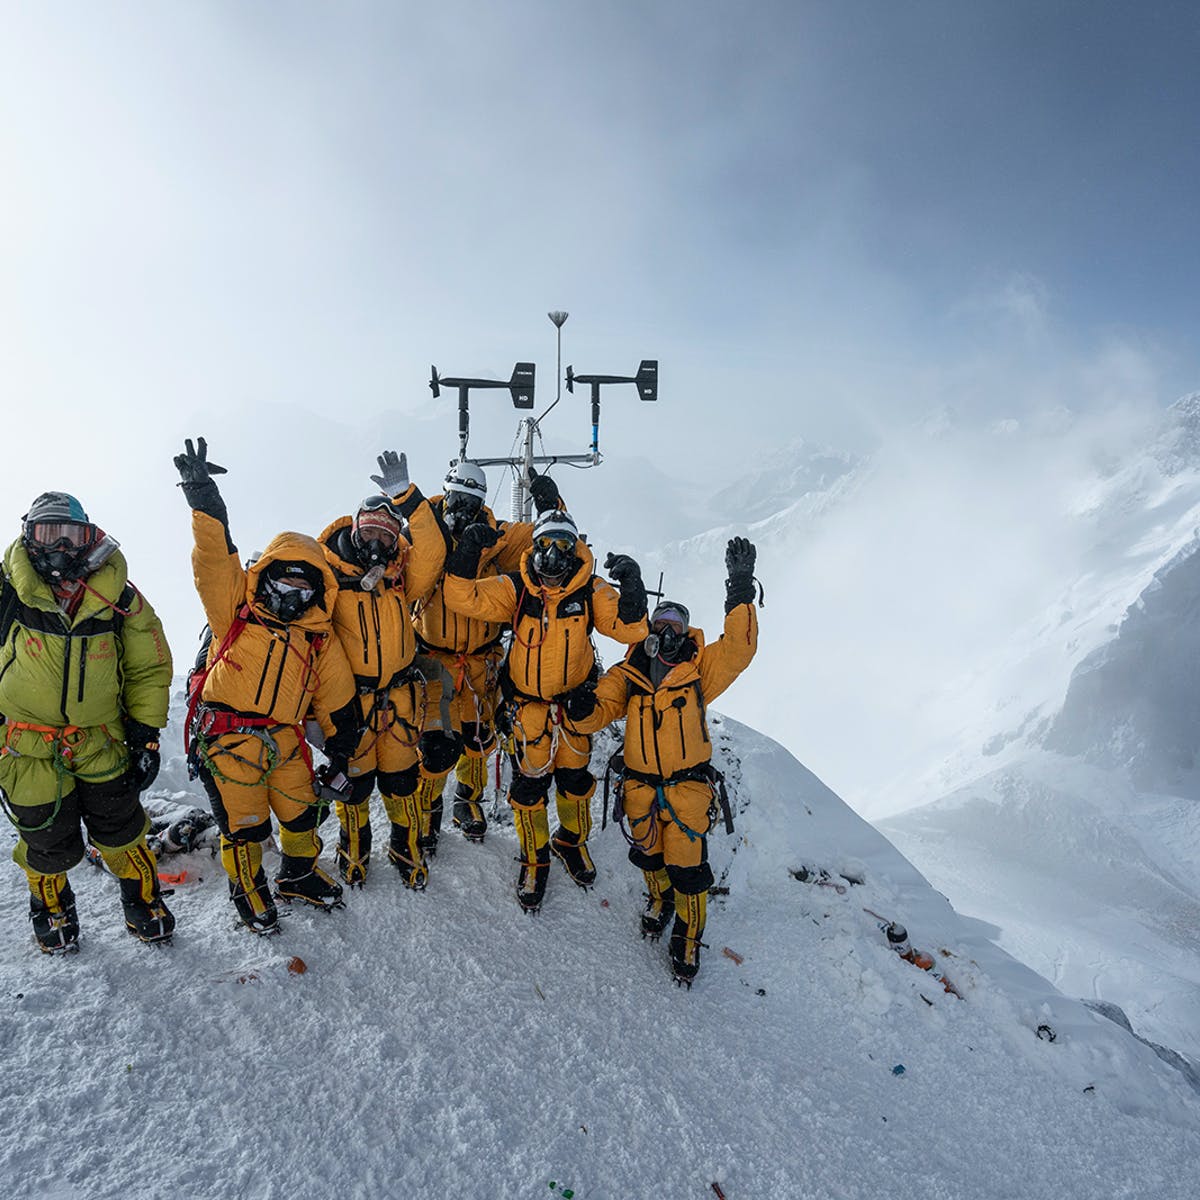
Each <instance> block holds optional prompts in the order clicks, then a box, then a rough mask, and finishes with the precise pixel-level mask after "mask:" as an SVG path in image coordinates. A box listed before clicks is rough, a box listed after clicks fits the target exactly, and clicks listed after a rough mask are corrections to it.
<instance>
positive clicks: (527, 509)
mask: <svg viewBox="0 0 1200 1200" xmlns="http://www.w3.org/2000/svg"><path fill="white" fill-rule="evenodd" d="M546 315H547V316H548V317H549V318H550V320H551V321H552V322H553V323H554V326H555V328H556V330H557V331H558V373H557V377H556V378H557V382H558V390H557V393H556V395H555V398H554V403H553V404H551V405H550V407H549V408H547V409H546V411H545V412H544V413H542V414H541V416H539V417H522V418H521V420H520V422H519V425H518V431H517V436H518V438H520V439H521V441H522V445H523V450H522V453H521V455H520V457H511V458H474V459H472V460H471V461H472V462H475V463H477V464H478V465H479V466H481V467H496V466H504V467H511V468H512V469H513V477H514V480H513V487H512V519H513V520H514V521H528V520H530V519H531V518H532V513H533V497H532V496H531V495H530V494H529V478H530V471H531V469H532V468H533V467H534V466H535V465H552V464H554V463H571V464H572V465H575V466H579V467H584V468H586V467H598V466H599V465H600V462H601V454H600V389H601V387H604V386H607V385H609V384H617V383H632V384H634V385H635V386H636V387H637V390H638V395H639V396H640V397H641V399H643V400H651V401H653V400H657V399H658V360H657V359H643V360H642V362H641V364H640V365H639V366H638V369H637V374H636V375H577V374H576V373H575V369H574V368H573V367H570V366H568V367H567V391H568V392H572V393H573V392H574V391H575V384H577V383H581V384H586V385H587V386H588V387H589V388H590V389H591V400H592V444H591V449H590V450H589V451H588V453H586V454H534V452H533V439H534V437H535V436H537V435H538V434H539V433H540V432H541V423H542V421H544V420H545V419H546V417H547V416H548V415H549V414H550V412H551V411H552V410H553V409H554V407H555V406H556V405H557V404H558V402H559V401H560V400H561V399H562V377H563V375H562V327H563V322H565V321H566V319H567V316H568V314H567V313H565V312H561V311H557V310H556V311H554V312H550V313H547V314H546ZM430 372H431V374H430V379H429V387H430V390H431V391H432V392H433V394H434V396H435V397H437V396H440V395H441V389H442V388H443V387H447V388H457V389H458V459H457V460H456V461H458V462H462V461H463V460H464V459H465V458H466V457H467V441H468V439H469V437H470V432H471V414H470V394H471V391H472V390H473V389H481V388H483V389H487V388H492V389H494V388H506V389H507V390H508V393H509V396H510V397H511V399H512V404H513V408H516V409H531V408H533V393H534V375H535V367H534V364H533V363H531V362H519V363H517V364H516V366H515V367H513V373H512V376H511V378H509V379H508V380H501V379H460V378H452V377H449V376H441V375H439V374H438V371H437V368H436V367H431V368H430Z"/></svg>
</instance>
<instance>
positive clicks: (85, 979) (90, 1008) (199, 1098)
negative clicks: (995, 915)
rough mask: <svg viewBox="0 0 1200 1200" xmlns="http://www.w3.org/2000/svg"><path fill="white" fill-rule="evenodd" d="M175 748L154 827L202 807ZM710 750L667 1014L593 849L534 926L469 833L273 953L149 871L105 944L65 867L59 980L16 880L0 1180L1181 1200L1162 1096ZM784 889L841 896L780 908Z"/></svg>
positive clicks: (1185, 1125)
mask: <svg viewBox="0 0 1200 1200" xmlns="http://www.w3.org/2000/svg"><path fill="white" fill-rule="evenodd" d="M178 715H179V704H178V701H177V704H176V708H175V720H174V721H173V722H172V727H171V728H170V729H169V730H168V731H167V733H166V736H165V739H164V745H165V746H166V747H167V748H168V756H169V757H168V761H167V763H166V764H165V767H164V772H163V775H162V777H161V787H159V788H156V789H155V792H154V796H153V798H154V800H155V801H156V802H157V803H160V804H166V803H178V804H180V805H185V804H187V805H190V804H197V803H203V801H202V798H201V793H200V791H199V789H197V788H196V787H195V785H188V784H187V782H186V778H185V776H184V773H183V764H182V760H181V754H180V750H179V741H178V736H179V730H178ZM712 729H713V736H714V745H715V749H716V761H717V762H718V764H719V765H721V766H722V767H723V769H724V770H725V772H726V774H727V777H728V780H729V785H730V791H731V795H732V799H733V803H734V807H735V809H736V812H737V823H738V828H737V832H736V834H735V836H734V838H732V839H731V838H728V837H726V836H725V835H724V834H723V833H714V834H713V835H712V836H711V838H710V846H711V851H712V857H713V862H714V868H715V870H716V872H717V875H718V876H719V878H720V886H721V887H724V888H727V889H728V893H727V894H717V895H714V896H713V897H712V900H711V904H710V913H709V927H708V932H707V935H706V940H707V942H708V944H709V945H708V949H707V950H706V952H705V955H704V961H703V967H702V971H701V975H700V978H699V980H698V981H697V984H696V986H695V987H694V988H693V989H692V990H691V991H690V992H686V991H681V990H678V989H676V988H675V987H673V986H672V985H671V983H670V981H669V977H668V974H667V971H666V968H665V957H664V956H665V950H664V947H663V946H662V945H661V944H653V943H647V942H642V941H641V940H640V939H639V938H638V937H637V934H636V932H635V931H636V926H637V922H636V914H637V912H638V911H639V909H640V906H641V903H642V899H641V891H642V882H641V878H640V873H639V872H637V871H635V870H634V869H633V868H632V867H631V866H630V865H629V864H628V862H627V861H626V859H625V844H624V842H623V840H622V838H621V837H620V835H619V833H617V831H616V830H614V829H613V828H612V827H611V825H610V827H609V829H608V830H607V831H606V832H605V833H604V834H603V835H601V834H599V833H598V832H597V835H596V836H595V838H594V839H593V843H594V848H595V857H596V861H597V865H598V868H599V871H600V876H599V881H598V883H597V886H596V888H595V889H594V890H592V891H589V892H583V891H580V890H579V889H577V888H575V887H574V886H572V885H571V884H570V883H569V881H568V880H567V878H566V876H565V875H564V874H562V873H561V872H557V873H555V874H554V876H553V877H552V879H551V884H550V888H549V891H548V896H547V901H546V904H545V907H544V909H543V911H542V912H541V913H540V914H539V915H538V916H536V917H529V916H527V915H525V914H523V913H521V912H520V911H519V909H518V906H517V904H516V902H515V900H514V898H513V895H512V887H513V880H514V877H515V865H514V862H513V858H514V855H515V853H516V841H515V838H514V836H513V833H512V830H511V828H510V827H507V826H505V825H503V824H500V823H499V822H494V823H493V826H492V828H491V829H490V830H489V833H488V837H487V840H486V842H485V843H484V844H483V845H482V846H475V845H471V844H469V843H467V842H465V841H464V840H463V839H462V838H459V837H457V836H456V835H454V834H453V833H452V832H451V831H447V832H446V833H445V834H444V835H443V841H442V846H441V848H440V850H439V853H438V856H437V858H436V860H435V861H434V864H433V870H432V873H431V878H430V884H429V889H428V890H427V891H426V892H425V893H422V894H413V893H408V892H405V891H404V890H403V889H402V888H401V887H400V885H399V881H398V880H397V879H396V878H394V877H393V876H392V874H391V872H390V871H389V869H388V868H387V866H386V864H385V863H382V862H380V861H377V862H376V864H375V873H374V874H373V875H372V877H371V878H370V879H369V881H368V884H367V887H366V888H365V889H363V890H362V891H360V892H355V893H353V894H352V895H350V896H349V897H348V906H347V908H346V910H345V911H344V912H339V913H334V914H332V915H325V914H321V913H315V912H307V911H306V912H295V913H293V914H292V915H290V916H289V917H288V918H287V919H286V921H285V922H284V926H285V928H284V931H283V933H282V934H281V935H280V936H279V937H278V938H276V939H271V940H266V941H263V940H258V939H254V938H252V937H250V935H248V934H246V933H244V932H240V931H239V930H238V928H237V926H236V922H235V919H234V916H233V912H232V909H231V907H230V906H229V904H228V901H227V899H226V894H225V883H224V879H223V873H222V871H221V869H220V866H219V864H218V863H217V862H216V861H214V860H213V859H211V858H210V857H209V856H208V855H207V854H204V853H202V852H201V853H193V854H190V855H182V856H177V857H175V858H173V859H170V860H165V861H164V869H166V868H167V867H169V868H170V869H171V870H173V871H175V872H178V871H180V870H184V871H186V872H187V878H186V879H185V880H184V881H182V882H181V883H179V884H178V885H177V887H176V891H175V895H174V897H173V901H172V902H173V904H174V907H175V910H176V912H177V914H178V917H179V931H178V934H177V937H176V941H175V944H174V945H173V946H171V947H169V948H151V947H145V946H142V945H139V944H137V943H135V942H133V940H132V939H130V938H128V936H127V935H126V934H125V933H124V932H123V930H122V929H121V928H120V925H121V922H120V918H119V908H118V904H117V899H116V889H115V886H114V884H113V881H112V880H111V879H110V878H109V877H107V876H106V875H103V874H101V873H100V872H98V871H95V870H94V869H92V868H89V867H86V866H82V867H79V868H77V869H76V870H75V871H74V872H73V873H72V878H73V881H74V883H75V886H76V892H77V895H78V897H79V909H80V918H81V923H82V927H83V935H82V949H81V952H80V953H79V954H78V955H77V956H73V957H70V958H67V959H46V958H44V957H42V956H40V955H39V954H37V952H36V951H35V949H34V947H33V945H32V943H31V940H30V937H29V932H28V925H27V923H26V922H25V920H24V910H25V907H26V898H25V890H24V884H23V881H22V880H21V878H20V875H19V873H18V872H16V871H12V872H10V874H9V876H8V884H7V885H6V886H5V888H4V889H3V890H2V891H0V909H2V912H0V986H2V987H3V989H4V994H5V996H6V997H7V998H8V1002H7V1004H6V1005H5V1006H4V1007H3V1009H2V1010H0V1044H2V1045H3V1046H4V1049H5V1054H6V1070H5V1072H4V1074H3V1080H2V1082H0V1097H2V1098H3V1100H4V1102H5V1103H6V1105H7V1107H8V1110H9V1111H10V1112H20V1113H22V1114H23V1118H22V1120H20V1121H16V1120H14V1121H9V1122H5V1124H4V1128H3V1132H2V1133H0V1176H2V1177H3V1178H4V1179H5V1180H6V1181H7V1183H8V1185H9V1188H10V1190H11V1191H12V1192H13V1194H28V1195H35V1196H73V1195H86V1196H89V1197H107V1196H114V1197H115V1196H128V1195H129V1180H131V1179H136V1180H139V1181H140V1184H139V1186H140V1187H141V1191H140V1194H142V1195H147V1196H152V1197H158V1196H163V1197H166V1196H172V1197H174V1196H180V1195H187V1196H189V1197H209V1196H213V1197H215V1196H228V1195H243V1196H264V1197H266V1196H271V1197H274V1196H283V1195H297V1194H303V1195H327V1194H337V1195H341V1196H347V1197H364V1198H365V1197H368V1196H371V1197H376V1196H379V1195H392V1194H405V1195H414V1196H427V1195H428V1196H436V1195H471V1196H475V1195H479V1196H484V1195H486V1196H489V1197H490V1196H496V1197H514V1198H524V1197H534V1196H538V1195H550V1194H552V1193H551V1191H550V1188H549V1186H548V1185H549V1184H550V1183H551V1182H552V1181H553V1183H554V1185H555V1187H557V1188H558V1189H559V1192H558V1194H562V1189H563V1188H570V1189H571V1190H573V1191H574V1194H575V1196H576V1197H577V1198H578V1200H617V1198H621V1200H625V1198H627V1197H631V1196H671V1197H680V1198H683V1200H686V1198H687V1197H693V1196H694V1197H697V1200H699V1198H701V1197H703V1196H705V1195H712V1194H713V1193H712V1191H711V1188H710V1184H711V1183H712V1182H714V1181H716V1182H718V1183H719V1184H720V1186H721V1187H722V1189H723V1190H724V1192H725V1194H726V1196H728V1197H730V1198H736V1197H745V1196H754V1195H763V1194H774V1195H781V1196H797V1197H800V1196H825V1195H837V1196H845V1197H862V1198H864V1200H865V1198H866V1197H878V1196H882V1195H888V1196H891V1197H896V1198H897V1200H909V1198H912V1200H916V1198H918V1197H920V1198H921V1200H927V1198H928V1196H929V1195H930V1194H944V1195H955V1196H967V1195H970V1196H973V1197H983V1198H987V1197H993V1196H994V1197H1001V1196H1012V1195H1014V1194H1019V1195H1021V1196H1027V1197H1046V1198H1047V1200H1049V1198H1051V1197H1053V1198H1055V1200H1060V1198H1061V1197H1062V1196H1064V1195H1080V1194H1083V1189H1085V1188H1086V1187H1087V1186H1089V1185H1090V1183H1091V1181H1093V1180H1094V1179H1095V1178H1096V1177H1097V1176H1099V1177H1102V1178H1104V1179H1105V1181H1106V1187H1108V1188H1109V1189H1110V1190H1111V1191H1112V1193H1113V1194H1128V1195H1136V1194H1139V1188H1144V1187H1151V1188H1152V1190H1153V1192H1154V1194H1155V1195H1157V1196H1160V1197H1168V1198H1169V1197H1176V1196H1178V1197H1179V1198H1180V1200H1183V1198H1184V1197H1190V1196H1191V1195H1192V1194H1194V1187H1195V1184H1196V1182H1197V1178H1198V1176H1197V1166H1196V1164H1197V1163H1198V1162H1200V1097H1197V1096H1196V1094H1195V1093H1194V1092H1193V1091H1192V1089H1191V1087H1190V1086H1189V1085H1188V1083H1187V1081H1186V1079H1185V1078H1184V1076H1183V1075H1182V1074H1181V1073H1180V1072H1179V1071H1178V1070H1175V1069H1172V1068H1171V1067H1170V1066H1169V1065H1167V1064H1166V1063H1164V1062H1163V1061H1162V1060H1161V1059H1160V1058H1159V1057H1158V1056H1157V1055H1156V1054H1155V1053H1154V1052H1153V1051H1152V1050H1151V1049H1150V1048H1149V1047H1147V1046H1145V1045H1143V1044H1141V1043H1139V1042H1138V1041H1136V1040H1135V1039H1134V1038H1133V1037H1131V1036H1130V1035H1129V1034H1128V1033H1126V1032H1125V1031H1124V1030H1123V1029H1121V1028H1120V1027H1119V1026H1118V1025H1117V1024H1116V1023H1114V1022H1113V1021H1111V1020H1107V1019H1105V1018H1104V1017H1102V1016H1100V1015H1098V1014H1096V1013H1094V1012H1092V1011H1090V1010H1089V1009H1087V1008H1086V1007H1085V1006H1083V1005H1081V1004H1079V1003H1077V1002H1076V1001H1074V1000H1071V999H1068V998H1066V997H1064V996H1063V995H1061V994H1060V993H1058V992H1056V991H1055V990H1054V989H1053V988H1052V987H1051V986H1050V985H1048V984H1047V983H1046V982H1045V980H1043V979H1041V978H1039V977H1038V976H1036V975H1035V974H1034V973H1033V972H1032V971H1030V970H1028V969H1027V968H1025V967H1022V966H1020V965H1019V964H1018V963H1016V962H1015V961H1014V960H1012V959H1011V958H1009V957H1008V956H1007V955H1006V954H1004V953H1003V952H1002V951H999V950H998V949H996V947H995V946H994V945H993V944H992V943H991V941H990V940H989V937H990V935H991V933H992V932H993V931H992V930H990V929H989V928H988V927H987V926H984V925H983V924H981V923H980V922H978V921H971V920H967V919H964V918H962V917H960V916H959V915H958V914H956V913H955V912H954V910H953V909H952V908H951V907H950V905H949V904H948V903H947V902H946V901H945V899H944V898H943V897H941V896H940V895H938V894H937V893H936V892H934V891H933V889H932V888H931V887H930V886H929V885H928V883H927V882H926V881H925V880H924V879H923V878H922V876H921V875H920V874H919V873H918V872H917V871H916V870H915V868H913V867H912V865H911V864H910V863H909V862H907V861H906V860H905V859H904V858H902V857H901V856H900V854H899V853H897V851H896V850H895V849H894V848H893V847H892V846H891V845H890V844H889V843H888V842H887V841H886V840H885V839H884V838H883V837H882V836H881V835H880V834H879V833H878V832H876V831H875V830H874V829H872V828H871V827H870V826H869V825H867V824H866V823H865V822H864V821H862V820H861V819H860V818H859V817H857V816H855V815H854V814H853V813H852V812H851V811H850V810H849V809H848V808H847V807H846V806H845V805H844V804H843V803H842V802H841V801H840V800H839V799H838V798H837V797H836V796H835V795H834V794H833V793H832V792H831V791H830V790H829V789H828V788H827V787H825V786H824V785H823V784H822V783H821V782H820V781H819V780H818V779H816V778H815V777H814V776H813V775H812V774H811V773H809V772H808V771H807V770H805V768H804V767H802V766H801V765H800V764H799V763H798V762H797V761H796V760H795V759H794V758H793V757H792V756H791V755H790V754H788V753H787V751H786V750H784V749H783V748H782V747H781V746H779V745H778V744H776V743H774V742H772V741H770V740H769V739H767V738H764V737H762V736H761V735H759V734H756V733H754V732H753V731H752V730H750V729H748V728H746V727H744V726H742V725H740V724H739V723H737V722H735V721H732V720H730V719H728V718H721V717H719V716H716V715H715V714H714V715H713V719H712ZM610 749H611V743H610V742H608V741H607V739H602V742H601V744H600V745H598V747H597V753H596V760H595V765H596V766H597V767H598V766H599V765H600V763H601V761H602V760H603V758H604V757H605V756H606V755H607V753H608V751H609V750H610ZM596 804H597V814H596V815H597V817H598V816H599V812H598V808H599V798H597V801H596ZM494 811H496V812H497V813H499V812H500V811H501V810H499V809H497V810H494ZM375 819H376V821H377V822H381V821H382V820H383V816H382V813H381V812H379V811H377V812H376V813H375ZM597 824H598V822H597ZM326 828H327V829H328V828H329V827H328V826H327V827H326ZM274 862H275V858H274V854H273V853H272V852H268V856H267V867H268V870H270V869H271V868H272V867H273V865H274ZM802 864H804V865H808V866H809V867H811V868H814V869H816V868H824V869H825V870H826V871H827V872H828V873H829V874H828V879H827V880H826V881H825V883H828V884H830V885H832V886H825V884H824V883H822V882H808V883H804V882H799V881H798V880H797V879H796V878H795V876H794V875H793V874H792V871H793V870H794V869H795V868H797V867H799V866H800V865H802ZM842 872H844V873H845V875H847V876H852V877H855V878H861V879H862V880H863V882H862V883H861V884H851V883H850V882H849V881H848V879H846V878H843V876H842V874H841V873H842ZM839 888H841V889H842V890H840V891H839V890H838V889H839ZM867 909H871V910H873V911H874V912H876V913H879V914H883V915H885V916H888V917H892V918H894V919H897V920H901V921H903V922H904V923H905V924H906V925H907V927H908V929H909V932H910V936H911V939H912V941H913V943H914V945H916V946H918V947H920V948H923V949H927V950H930V951H931V952H932V953H933V954H934V955H936V956H937V958H938V967H939V968H940V969H941V970H943V971H944V972H945V974H946V975H947V976H948V977H949V978H951V979H952V980H953V982H954V984H955V985H956V987H957V988H958V989H959V990H960V991H961V992H962V994H963V996H964V998H963V999H961V1000H960V999H957V998H956V997H954V996H953V995H950V994H948V993H947V992H945V991H944V990H942V988H941V986H940V985H939V984H937V982H936V981H935V980H934V979H933V978H932V977H931V975H930V974H927V973H925V972H923V971H921V970H919V969H918V968H917V967H915V966H912V965H910V964H909V963H906V962H904V961H902V960H901V959H900V958H898V957H897V956H896V955H895V954H894V953H893V952H892V951H891V950H890V949H889V948H888V946H887V943H886V940H885V938H884V937H883V935H882V933H881V931H880V927H879V922H878V921H877V920H876V918H875V917H873V916H871V915H870V914H869V913H868V912H867V911H866V910H867ZM726 948H728V951H729V953H725V949H726ZM294 957H299V958H301V959H302V960H303V961H304V963H305V965H306V967H307V970H306V971H305V972H304V973H303V974H293V973H292V972H290V971H289V970H288V966H287V964H288V962H289V961H290V960H291V959H292V958H294ZM1039 1026H1045V1027H1047V1029H1049V1030H1053V1033H1054V1036H1055V1040H1054V1041H1053V1042H1051V1041H1049V1040H1044V1039H1046V1038H1048V1037H1049V1033H1048V1032H1046V1031H1043V1034H1042V1037H1041V1038H1039V1036H1038V1034H1037V1030H1038V1027H1039ZM138 1114H144V1118H143V1117H139V1116H138ZM318 1114H319V1115H318ZM151 1117H152V1118H153V1119H151ZM247 1128H252V1129H253V1131H254V1133H253V1136H248V1135H247V1132H246V1130H247ZM1050 1129H1052V1130H1053V1131H1054V1135H1053V1137H1049V1138H1048V1137H1047V1136H1046V1131H1047V1130H1050ZM185 1134H186V1136H185ZM164 1139H169V1145H170V1152H166V1151H165V1150H164V1145H166V1144H167V1143H166V1142H165V1141H164ZM649 1147H657V1148H658V1150H657V1152H650V1151H649V1149H648V1148H649ZM814 1147H819V1148H820V1153H814V1150H813V1148H814ZM1018 1162H1019V1163H1021V1164H1022V1176H1021V1179H1022V1183H1021V1186H1020V1188H1019V1189H1018V1191H1016V1192H1014V1179H1013V1164H1014V1163H1018Z"/></svg>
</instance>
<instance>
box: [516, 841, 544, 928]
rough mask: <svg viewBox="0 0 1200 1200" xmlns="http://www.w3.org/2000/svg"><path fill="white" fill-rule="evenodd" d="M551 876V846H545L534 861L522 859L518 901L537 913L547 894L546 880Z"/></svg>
mask: <svg viewBox="0 0 1200 1200" xmlns="http://www.w3.org/2000/svg"><path fill="white" fill-rule="evenodd" d="M549 876H550V847H549V846H543V847H542V848H541V849H540V850H539V851H538V852H537V858H536V859H535V861H533V862H526V861H525V860H522V861H521V873H520V874H519V875H518V876H517V903H518V904H520V906H521V907H522V908H523V909H524V910H525V911H526V912H530V913H535V912H537V910H538V909H539V908H541V907H542V899H543V897H544V896H545V895H546V880H547V879H548V878H549Z"/></svg>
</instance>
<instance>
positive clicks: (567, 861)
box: [550, 827, 596, 888]
mask: <svg viewBox="0 0 1200 1200" xmlns="http://www.w3.org/2000/svg"><path fill="white" fill-rule="evenodd" d="M550 849H551V850H553V851H554V857H555V858H557V859H558V860H559V862H561V863H562V865H563V866H564V867H566V868H567V874H568V875H570V877H571V878H572V879H573V880H575V882H576V883H577V884H579V886H580V887H581V888H590V887H591V886H592V884H593V883H595V882H596V864H595V863H594V862H592V856H591V855H590V854H589V853H588V848H587V843H586V842H583V841H580V840H579V834H577V833H572V832H571V831H570V830H569V829H563V828H561V827H559V828H558V829H556V830H555V831H554V836H553V837H552V838H551V839H550Z"/></svg>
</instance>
